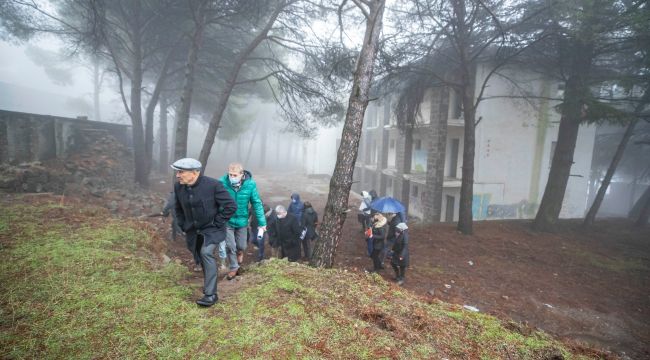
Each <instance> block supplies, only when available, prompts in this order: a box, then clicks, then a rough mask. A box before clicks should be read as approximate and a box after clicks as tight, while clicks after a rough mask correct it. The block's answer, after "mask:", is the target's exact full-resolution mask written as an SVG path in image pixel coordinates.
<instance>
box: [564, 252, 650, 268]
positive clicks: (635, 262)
mask: <svg viewBox="0 0 650 360" xmlns="http://www.w3.org/2000/svg"><path fill="white" fill-rule="evenodd" d="M573 253H574V254H575V257H577V258H579V259H581V260H582V261H585V262H587V263H588V264H590V265H592V266H594V267H597V268H601V269H604V270H608V271H612V272H618V273H624V272H628V271H647V270H648V266H647V264H646V263H644V261H643V259H640V258H626V257H620V256H619V257H611V256H604V255H600V254H596V253H593V252H591V251H589V250H583V249H575V250H574V251H573Z"/></svg>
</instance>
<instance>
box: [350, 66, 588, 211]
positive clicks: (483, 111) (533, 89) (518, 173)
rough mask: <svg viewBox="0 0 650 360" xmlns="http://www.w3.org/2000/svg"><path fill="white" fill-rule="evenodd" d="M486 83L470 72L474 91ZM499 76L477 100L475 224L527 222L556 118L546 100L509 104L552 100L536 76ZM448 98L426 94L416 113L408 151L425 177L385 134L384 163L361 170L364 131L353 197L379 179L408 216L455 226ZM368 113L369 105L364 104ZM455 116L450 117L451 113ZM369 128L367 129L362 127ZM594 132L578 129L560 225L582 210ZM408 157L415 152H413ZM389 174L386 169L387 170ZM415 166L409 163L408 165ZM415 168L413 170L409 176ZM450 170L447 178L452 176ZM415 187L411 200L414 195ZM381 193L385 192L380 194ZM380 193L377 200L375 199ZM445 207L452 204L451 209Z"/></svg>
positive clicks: (456, 183) (457, 134) (552, 92)
mask: <svg viewBox="0 0 650 360" xmlns="http://www.w3.org/2000/svg"><path fill="white" fill-rule="evenodd" d="M485 75H486V73H485V71H484V69H479V71H477V78H476V83H477V84H481V83H482V82H483V79H484V76H485ZM504 75H505V76H503V77H502V76H493V77H492V78H491V79H490V81H489V82H488V86H487V88H486V91H485V93H484V97H485V98H486V99H485V100H483V101H482V102H481V104H480V105H479V107H478V109H477V114H476V116H477V120H479V119H480V122H479V124H478V126H477V128H476V158H475V168H474V179H475V182H474V198H473V205H472V211H473V218H474V219H475V220H486V219H509V218H531V217H533V216H534V215H535V212H536V210H537V207H538V206H539V200H540V199H541V197H542V195H543V191H544V187H545V185H546V180H547V178H548V173H549V170H550V159H551V151H552V148H553V143H554V141H555V140H556V139H557V131H558V125H559V114H558V113H557V112H556V111H555V110H554V107H555V105H557V103H556V102H553V101H548V100H532V99H516V97H521V96H523V95H530V94H534V95H539V96H541V97H545V98H549V97H559V95H561V93H558V87H557V84H555V83H551V82H549V81H544V80H542V79H540V78H539V77H538V76H537V75H536V74H534V73H532V72H527V71H525V70H520V69H511V70H509V71H507V72H506V73H505V74H504ZM452 102H454V100H453V96H452V94H451V91H450V90H449V89H445V88H434V89H432V90H429V92H428V94H427V95H426V96H425V100H424V102H423V104H422V106H421V109H424V110H425V111H426V112H423V116H428V119H421V123H420V124H421V125H420V126H418V127H417V128H416V129H415V130H414V132H413V139H414V144H412V145H411V146H413V147H414V146H415V141H417V140H420V143H421V146H422V148H424V149H426V150H427V151H426V154H427V158H426V170H425V172H424V175H423V174H422V173H418V169H419V167H421V165H418V164H421V159H420V158H418V157H421V155H422V154H421V153H419V154H416V155H413V158H412V159H413V160H415V161H416V162H417V163H418V164H413V163H411V161H409V159H406V158H405V156H408V155H407V154H409V153H411V151H408V150H409V149H407V147H408V146H409V144H407V143H406V139H405V136H404V134H401V133H399V132H398V131H397V129H396V128H395V127H394V126H392V125H391V126H389V128H388V129H387V130H383V131H387V132H386V133H387V134H388V139H387V140H388V141H383V142H381V143H380V144H381V145H380V146H386V144H390V142H391V141H395V144H396V145H395V149H394V150H393V149H391V150H390V152H386V151H385V149H379V150H380V151H381V153H385V154H387V155H386V156H387V157H388V158H390V161H387V163H383V162H382V163H380V164H379V165H380V166H378V167H375V164H368V160H369V157H368V155H367V152H368V151H370V148H369V142H372V141H373V139H376V136H377V129H376V128H374V127H368V126H365V125H366V124H365V123H364V136H363V137H362V144H361V148H362V149H363V151H364V154H366V156H364V157H360V158H359V161H358V164H357V169H363V170H364V171H363V175H362V179H361V180H362V181H361V184H360V186H358V187H357V189H359V190H367V189H370V188H371V187H370V186H372V184H373V181H372V180H373V178H376V179H377V181H379V179H382V181H383V182H384V183H385V184H388V183H389V180H391V181H390V182H392V186H391V187H390V189H391V193H392V195H393V196H394V197H396V198H397V199H399V200H400V201H402V202H403V203H404V204H405V205H406V206H407V208H408V209H409V215H414V216H417V217H420V218H422V219H423V220H424V221H427V222H435V221H451V220H452V218H453V221H456V220H457V219H458V200H459V190H460V178H461V176H462V157H463V145H464V144H463V143H464V141H463V137H464V130H463V123H462V119H457V118H455V115H454V114H452V113H454V111H452V110H454V109H451V108H452V107H454V105H452ZM371 106H372V104H371ZM456 112H457V111H456ZM370 123H372V121H370ZM454 139H456V141H457V144H458V151H457V154H456V155H457V162H456V164H455V165H453V164H451V157H452V155H451V152H452V151H451V149H452V145H451V144H452V141H454ZM594 139H595V128H594V127H593V126H583V127H581V129H580V133H579V138H578V143H577V145H576V151H575V155H574V162H575V163H574V165H573V167H572V169H571V175H572V176H571V178H570V180H569V184H568V187H567V193H566V196H565V200H564V201H565V202H564V205H563V208H562V212H561V214H560V215H561V217H565V218H567V217H582V216H583V215H584V212H585V210H586V203H587V191H588V182H589V175H590V174H589V172H590V169H591V158H592V150H593V147H594ZM413 153H415V152H413ZM393 158H394V164H395V165H394V167H391V166H388V164H392V163H393ZM416 158H417V160H416ZM416 168H418V169H416ZM452 168H454V169H455V170H456V171H455V175H453V174H454V171H452V170H453V169H452ZM415 187H417V190H418V191H417V195H416V194H415V192H414V190H415ZM383 188H386V190H388V187H387V186H386V187H382V189H383ZM382 195H385V193H383V194H382V193H380V196H382ZM452 201H453V203H452Z"/></svg>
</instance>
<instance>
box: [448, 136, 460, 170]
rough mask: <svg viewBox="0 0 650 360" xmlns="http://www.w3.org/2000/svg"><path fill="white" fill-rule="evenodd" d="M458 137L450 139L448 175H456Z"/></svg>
mask: <svg viewBox="0 0 650 360" xmlns="http://www.w3.org/2000/svg"><path fill="white" fill-rule="evenodd" d="M459 146H460V139H451V152H450V154H449V177H451V178H456V177H458V173H457V172H458V148H459Z"/></svg>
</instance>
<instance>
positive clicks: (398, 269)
mask: <svg viewBox="0 0 650 360" xmlns="http://www.w3.org/2000/svg"><path fill="white" fill-rule="evenodd" d="M391 265H393V270H394V271H395V277H396V278H397V280H404V276H405V275H406V266H399V265H395V264H391Z"/></svg>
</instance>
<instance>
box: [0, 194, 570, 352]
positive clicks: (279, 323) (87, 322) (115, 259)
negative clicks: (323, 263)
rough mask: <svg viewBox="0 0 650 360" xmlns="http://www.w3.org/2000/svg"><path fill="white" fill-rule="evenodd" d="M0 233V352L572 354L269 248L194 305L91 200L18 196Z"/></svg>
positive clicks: (142, 244) (187, 289) (177, 276)
mask: <svg viewBox="0 0 650 360" xmlns="http://www.w3.org/2000/svg"><path fill="white" fill-rule="evenodd" d="M53 214H54V215H56V216H54V217H55V218H57V219H58V220H57V221H48V220H46V219H47V218H51V217H53ZM80 219H81V220H82V221H80ZM8 234H12V235H11V238H10V239H8ZM0 236H2V237H1V238H0V239H3V242H2V244H4V245H3V246H2V247H1V248H0V349H1V350H0V351H1V352H0V358H9V359H21V358H48V359H67V358H81V359H88V358H129V359H131V358H132V359H139V358H162V359H186V358H192V359H195V358H197V359H202V358H206V359H207V358H216V359H269V358H274V359H323V358H326V359H389V358H392V359H431V358H445V357H446V358H481V359H503V358H511V359H541V358H544V356H545V354H547V353H548V352H549V351H551V352H559V353H561V354H563V355H564V356H565V358H568V359H571V358H580V356H574V355H572V354H571V353H570V352H569V351H568V350H566V349H565V348H564V347H563V346H562V344H560V343H558V342H556V341H554V340H553V339H551V338H550V337H548V336H547V335H545V334H543V333H533V334H531V335H530V336H526V335H522V334H520V333H517V332H513V331H510V330H508V329H506V328H505V327H504V326H503V325H502V324H501V322H500V321H499V320H497V319H495V318H492V317H490V316H487V315H483V314H476V313H471V312H467V311H464V310H462V309H460V308H459V307H457V306H451V305H448V304H444V303H432V304H428V303H424V302H422V301H421V300H419V298H416V297H415V296H413V295H411V294H410V293H408V292H406V291H404V290H402V289H400V288H398V287H395V286H394V285H391V284H389V283H387V282H385V281H384V280H383V279H382V278H381V277H379V276H376V275H365V274H359V273H352V272H346V271H341V270H322V269H318V270H316V269H312V268H309V267H307V266H304V265H300V264H289V263H287V262H286V261H279V260H273V261H270V262H267V263H265V264H264V265H261V266H252V267H251V268H250V269H248V271H247V272H246V274H245V275H244V277H243V278H244V279H245V280H243V281H241V282H236V283H235V285H232V286H233V287H236V286H238V288H235V290H230V291H229V292H227V296H224V295H223V294H222V295H221V300H220V302H219V303H218V304H217V305H215V306H214V307H212V308H209V309H204V308H199V307H197V306H196V305H195V304H194V302H193V300H194V298H195V295H196V288H195V287H196V286H190V285H183V284H184V283H185V282H183V281H182V280H184V279H185V278H186V277H188V276H189V274H188V272H187V271H186V270H185V268H184V267H181V266H179V265H177V264H175V263H174V262H170V263H169V264H168V265H165V266H163V265H161V264H159V263H158V262H156V261H154V260H153V257H152V256H151V254H148V253H147V252H146V251H145V250H144V249H147V248H148V245H149V243H150V242H151V241H153V240H152V239H151V238H149V236H148V235H147V232H146V231H145V230H142V226H138V224H135V223H131V222H125V221H118V220H111V219H107V218H105V213H103V212H101V211H98V210H96V209H92V208H83V209H73V208H61V207H58V206H54V205H48V204H45V205H41V206H23V205H15V206H12V207H9V208H8V209H6V211H3V214H2V216H0ZM229 285H231V284H229Z"/></svg>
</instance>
